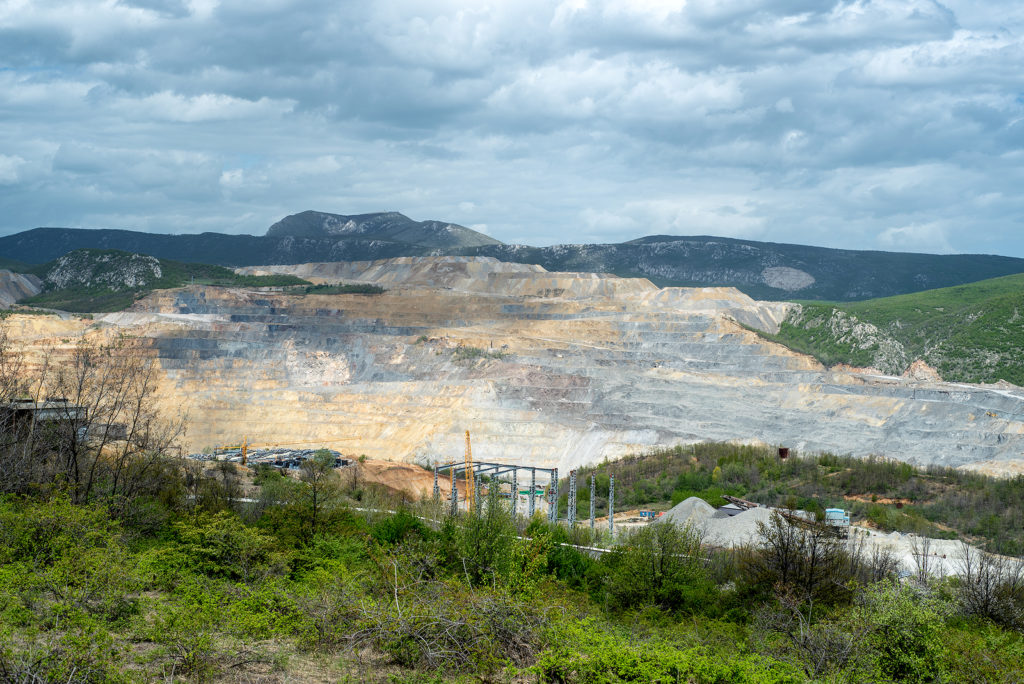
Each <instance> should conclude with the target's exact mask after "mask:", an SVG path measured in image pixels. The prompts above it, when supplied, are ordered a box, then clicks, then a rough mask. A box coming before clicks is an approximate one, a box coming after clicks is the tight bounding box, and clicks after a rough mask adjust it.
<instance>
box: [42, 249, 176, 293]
mask: <svg viewBox="0 0 1024 684" xmlns="http://www.w3.org/2000/svg"><path fill="white" fill-rule="evenodd" d="M161 276H163V270H162V269H161V267H160V260H159V259H157V258H156V257H151V256H147V255H145V254H130V253H127V252H117V251H113V252H100V251H97V250H89V249H80V250H76V251H74V252H69V253H68V254H65V255H64V256H62V257H60V258H59V259H57V261H56V262H55V263H54V264H53V266H52V267H51V268H50V269H49V270H48V271H47V272H46V275H45V276H44V277H43V284H44V288H45V289H48V290H49V289H52V290H62V289H66V288H73V287H85V288H91V287H102V288H107V289H110V290H114V291H118V290H132V289H136V288H140V287H147V286H149V285H152V284H153V283H154V282H156V281H157V280H159V279H160V278H161Z"/></svg>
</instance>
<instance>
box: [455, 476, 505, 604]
mask: <svg viewBox="0 0 1024 684" xmlns="http://www.w3.org/2000/svg"><path fill="white" fill-rule="evenodd" d="M441 540H442V544H443V547H442V555H443V557H444V558H445V561H446V563H447V564H448V567H449V568H451V569H452V570H454V571H456V572H458V571H460V570H461V571H462V572H463V573H464V575H465V576H466V578H467V580H468V581H469V582H470V584H473V585H478V584H481V583H488V584H490V583H493V582H494V581H497V580H499V579H500V580H504V581H508V579H509V578H510V577H511V575H512V572H513V570H514V568H515V562H514V561H515V555H514V552H513V550H514V548H515V545H516V527H515V524H514V523H513V522H512V519H511V517H510V516H509V514H508V511H506V510H505V509H504V508H503V507H502V506H501V501H500V499H499V496H498V488H497V487H491V488H490V489H489V493H488V496H487V500H486V502H485V504H484V506H483V511H482V512H481V514H480V515H474V514H470V515H468V516H466V518H465V519H464V520H463V521H462V524H461V525H455V524H454V522H453V521H451V520H447V521H446V522H445V525H444V527H442V529H441Z"/></svg>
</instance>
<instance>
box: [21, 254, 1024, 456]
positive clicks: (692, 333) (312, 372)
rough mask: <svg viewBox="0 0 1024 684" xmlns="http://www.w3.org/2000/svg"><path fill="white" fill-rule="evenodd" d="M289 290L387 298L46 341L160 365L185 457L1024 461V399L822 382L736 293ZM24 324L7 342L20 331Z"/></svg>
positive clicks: (395, 267) (586, 284) (473, 262)
mask: <svg viewBox="0 0 1024 684" xmlns="http://www.w3.org/2000/svg"><path fill="white" fill-rule="evenodd" d="M302 269H308V272H307V273H303V272H302ZM288 272H292V273H296V274H299V275H303V276H304V277H305V276H307V275H310V274H311V273H312V272H318V273H326V274H328V276H329V277H330V278H332V279H336V278H342V279H345V280H362V281H363V282H374V283H378V284H381V283H387V284H390V285H391V286H392V289H389V291H388V292H387V293H385V294H383V295H373V296H370V295H308V296H298V295H288V294H283V293H273V294H268V293H262V292H254V291H249V290H236V289H227V288H204V287H190V288H182V289H178V290H167V291H162V292H158V293H156V294H154V295H152V296H150V297H148V298H146V299H145V300H142V301H140V302H138V303H137V304H136V306H135V309H134V310H133V311H131V312H127V313H119V314H107V315H99V316H97V317H96V322H95V323H91V324H90V323H89V322H87V321H81V322H72V321H67V322H65V321H53V322H52V325H55V326H58V327H59V326H72V325H74V326H78V328H76V330H77V332H76V334H81V335H100V334H108V335H111V334H115V333H121V332H123V333H128V334H130V335H132V336H133V337H132V339H133V340H135V341H136V343H137V344H139V345H145V346H147V348H148V349H149V352H150V353H151V354H152V355H153V356H154V357H155V358H157V359H158V362H159V363H160V366H161V368H162V370H163V373H164V383H163V385H162V391H163V393H164V396H165V399H164V401H165V404H166V406H167V407H168V408H169V409H170V410H176V411H186V412H187V413H188V416H189V430H188V434H187V442H188V447H189V448H190V449H192V450H198V449H201V448H203V447H207V446H213V445H216V444H224V443H232V442H233V443H237V441H238V440H239V439H241V438H242V437H248V438H249V441H250V442H252V443H257V444H265V443H291V442H299V441H303V442H309V441H313V440H318V441H320V442H321V443H322V444H323V445H324V446H330V447H333V448H337V449H339V450H341V451H343V452H344V453H347V454H351V455H359V454H366V455H368V456H370V457H371V458H382V459H389V460H402V461H420V462H432V461H441V462H445V461H448V460H452V459H461V458H462V452H463V431H464V430H467V429H468V430H470V431H471V433H472V439H473V447H474V455H475V456H476V457H477V458H478V459H480V460H488V461H490V460H493V461H505V462H512V461H515V462H520V463H523V464H527V465H530V464H532V465H537V466H546V467H550V466H557V467H559V468H561V469H568V468H570V467H574V466H578V465H581V464H585V463H593V462H596V461H600V460H602V459H604V458H616V457H618V456H621V455H623V454H625V453H628V452H631V451H637V450H644V449H649V448H652V447H655V446H662V445H672V444H679V443H686V442H691V441H697V440H708V439H710V440H740V441H745V442H751V443H762V444H781V445H787V446H791V447H795V448H797V449H807V450H831V451H837V452H840V453H853V454H857V455H867V454H883V455H887V456H892V457H895V458H899V459H902V460H907V461H911V462H917V463H942V464H949V465H963V464H969V463H972V462H977V461H984V462H986V464H987V465H986V468H991V467H992V466H991V465H988V464H991V463H997V464H998V463H1005V464H1010V463H1011V462H1013V461H1014V459H1016V458H1017V455H1018V454H1020V453H1021V450H1022V448H1024V391H1022V390H1020V389H1019V388H1014V387H1000V388H989V387H975V386H966V385H951V384H946V383H940V382H921V381H916V380H914V379H912V378H895V377H887V376H877V375H871V374H866V373H856V372H832V371H828V370H826V369H824V368H823V367H822V366H821V365H820V364H818V363H817V362H816V361H815V360H814V359H812V358H810V357H807V356H804V355H800V354H796V353H793V352H791V351H789V350H787V349H785V348H783V347H781V346H779V345H775V344H772V343H769V342H766V341H765V340H763V339H762V338H760V337H758V336H757V335H756V334H755V333H753V332H751V331H749V330H747V329H745V328H744V327H742V326H741V325H740V324H739V323H738V322H737V321H740V320H742V318H743V317H744V316H746V317H748V318H749V319H750V320H756V321H760V322H761V323H764V322H766V321H768V322H770V321H779V320H781V319H782V317H784V316H785V312H786V307H787V305H782V304H776V303H763V302H755V301H753V300H750V299H749V298H748V297H746V296H744V295H742V294H740V293H739V292H737V291H736V290H733V289H730V288H698V289H679V288H670V289H665V290H659V289H657V288H655V287H654V286H653V285H651V284H650V283H649V282H647V281H645V280H637V281H633V282H630V281H629V280H628V279H621V278H614V277H608V276H596V277H594V276H592V275H591V274H565V273H547V272H545V271H543V270H542V269H536V268H534V267H528V266H527V267H523V266H520V265H509V264H502V263H500V262H494V261H493V260H486V259H462V258H456V259H446V258H435V259H430V258H424V259H401V260H395V262H394V263H393V264H391V266H390V267H389V264H388V263H380V262H374V263H373V264H370V265H365V264H364V265H352V264H345V265H337V266H331V267H329V265H319V264H318V265H306V266H301V267H297V268H296V270H290V271H288ZM358 275H362V276H363V277H362V278H357V277H355V276H358ZM525 293H528V294H525ZM20 318H23V317H17V316H16V317H12V318H11V319H8V321H9V322H10V321H13V324H14V325H15V327H17V326H25V325H27V324H26V323H25V322H24V321H21V320H15V319H20ZM18 334H22V335H26V336H27V339H28V340H29V342H30V344H34V345H39V344H42V343H43V340H42V338H41V337H39V336H37V337H36V338H32V334H31V331H22V332H21V333H18ZM68 334H69V333H68V332H67V331H66V330H64V329H62V330H61V331H56V330H55V331H54V334H52V335H50V336H49V339H50V340H51V341H53V340H54V339H56V338H57V337H58V336H63V337H67V335H68ZM43 337H45V336H43ZM460 347H461V350H460ZM469 348H477V349H478V350H479V351H478V352H474V353H467V350H469Z"/></svg>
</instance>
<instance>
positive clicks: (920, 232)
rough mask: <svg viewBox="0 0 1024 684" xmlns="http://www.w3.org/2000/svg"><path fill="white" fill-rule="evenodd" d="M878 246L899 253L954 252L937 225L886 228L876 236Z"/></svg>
mask: <svg viewBox="0 0 1024 684" xmlns="http://www.w3.org/2000/svg"><path fill="white" fill-rule="evenodd" d="M878 245H879V246H880V247H882V248H884V249H887V250H894V251H899V252H928V253H932V254H950V253H952V252H954V251H955V250H954V249H953V246H952V245H950V244H949V240H948V239H947V238H946V230H945V228H944V227H943V226H941V225H939V224H938V223H925V224H920V223H914V224H910V225H908V226H899V227H892V228H886V229H885V230H883V231H882V232H881V233H880V234H879V235H878Z"/></svg>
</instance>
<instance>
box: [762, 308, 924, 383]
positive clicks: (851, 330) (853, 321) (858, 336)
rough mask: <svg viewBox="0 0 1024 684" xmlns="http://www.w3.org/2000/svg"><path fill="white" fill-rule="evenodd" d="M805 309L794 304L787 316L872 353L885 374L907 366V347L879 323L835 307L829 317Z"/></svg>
mask: <svg viewBox="0 0 1024 684" xmlns="http://www.w3.org/2000/svg"><path fill="white" fill-rule="evenodd" d="M805 311H806V310H805V309H803V308H802V307H799V306H795V307H793V308H792V309H791V310H790V311H789V313H788V315H787V321H788V322H790V323H792V324H793V325H797V326H802V327H806V328H807V329H809V330H813V329H815V328H819V327H820V328H825V329H826V330H827V331H828V334H829V336H830V338H831V339H832V340H834V341H835V343H837V344H842V345H849V346H850V347H852V348H853V349H861V350H867V351H869V352H871V354H872V357H871V367H873V368H879V369H881V370H882V371H883V372H885V373H889V374H891V375H900V374H901V373H903V371H904V370H906V369H907V366H908V364H909V363H910V359H908V358H907V351H906V349H905V348H904V347H903V345H902V344H900V342H899V341H898V340H896V339H894V338H893V337H892V335H889V334H887V333H886V332H884V331H882V330H879V329H878V327H877V326H875V325H872V324H871V323H865V322H864V321H861V320H859V319H858V318H857V317H856V316H853V315H851V314H849V313H846V312H845V311H840V310H839V309H832V310H831V313H829V314H827V315H825V316H808V315H806V313H805ZM766 332H775V331H772V330H766Z"/></svg>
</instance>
